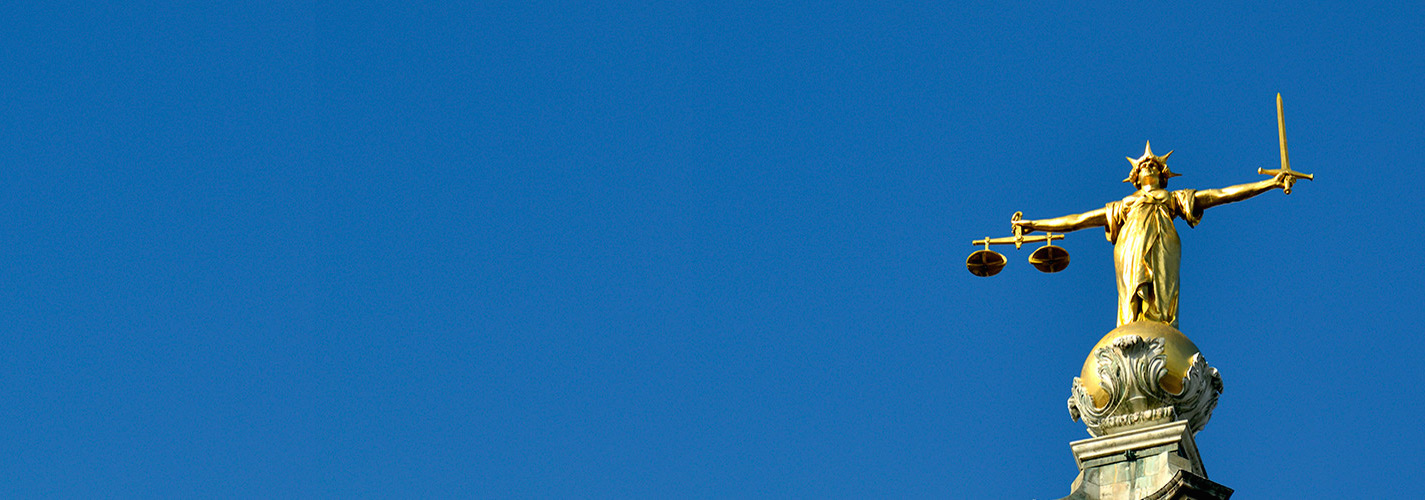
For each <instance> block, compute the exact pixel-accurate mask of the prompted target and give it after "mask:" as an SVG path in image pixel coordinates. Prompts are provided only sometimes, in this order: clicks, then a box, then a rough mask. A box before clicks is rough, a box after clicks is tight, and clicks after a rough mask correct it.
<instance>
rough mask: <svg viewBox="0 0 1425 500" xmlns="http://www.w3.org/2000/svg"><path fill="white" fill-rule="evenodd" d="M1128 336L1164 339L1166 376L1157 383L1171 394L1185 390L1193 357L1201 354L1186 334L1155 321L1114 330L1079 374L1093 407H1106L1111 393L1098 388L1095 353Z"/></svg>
mask: <svg viewBox="0 0 1425 500" xmlns="http://www.w3.org/2000/svg"><path fill="white" fill-rule="evenodd" d="M1127 335H1137V336H1139V337H1143V338H1144V339H1151V338H1161V339H1163V344H1164V349H1163V354H1164V355H1166V357H1167V359H1166V360H1165V361H1166V365H1167V369H1168V373H1167V375H1164V376H1163V377H1162V378H1159V379H1158V383H1160V384H1162V385H1163V389H1165V390H1167V391H1168V392H1171V393H1174V394H1176V393H1180V392H1182V389H1183V377H1184V376H1186V375H1187V372H1188V368H1189V367H1190V366H1191V363H1192V356H1193V355H1194V354H1197V353H1198V350H1197V345H1196V344H1193V343H1192V341H1191V340H1188V338H1187V335H1183V332H1180V331H1178V329H1177V328H1173V327H1171V326H1168V325H1167V324H1165V323H1159V322H1156V321H1134V322H1132V323H1129V324H1126V325H1123V326H1120V327H1118V328H1114V329H1113V331H1111V332H1108V335H1104V336H1103V339H1101V340H1099V341H1098V344H1096V345H1094V346H1093V349H1089V357H1088V359H1085V360H1084V368H1083V371H1081V372H1080V373H1079V379H1080V380H1082V381H1083V385H1084V390H1085V391H1087V392H1088V394H1089V396H1091V397H1093V402H1094V406H1095V407H1098V408H1103V407H1104V405H1107V404H1108V399H1109V397H1108V392H1107V391H1104V390H1103V388H1102V387H1101V386H1100V385H1099V376H1098V359H1097V358H1096V357H1094V355H1093V352H1094V351H1097V350H1098V348H1100V347H1103V346H1107V345H1111V344H1113V341H1114V340H1115V339H1117V338H1119V337H1123V336H1127Z"/></svg>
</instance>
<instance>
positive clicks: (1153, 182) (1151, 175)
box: [1138, 166, 1163, 188]
mask: <svg viewBox="0 0 1425 500" xmlns="http://www.w3.org/2000/svg"><path fill="white" fill-rule="evenodd" d="M1138 185H1139V186H1152V187H1157V188H1160V187H1163V173H1162V171H1160V170H1158V169H1157V168H1156V167H1152V166H1145V167H1140V168H1139V169H1138Z"/></svg>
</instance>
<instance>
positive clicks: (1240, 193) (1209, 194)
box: [1193, 174, 1287, 210]
mask: <svg viewBox="0 0 1425 500" xmlns="http://www.w3.org/2000/svg"><path fill="white" fill-rule="evenodd" d="M1286 178H1287V174H1277V176H1276V177H1273V178H1271V179H1266V180H1262V181H1258V182H1253V183H1250V184H1238V185H1236V186H1228V187H1225V188H1222V189H1203V190H1201V191H1198V192H1197V193H1196V194H1194V195H1193V198H1194V200H1193V201H1194V203H1196V204H1197V207H1198V209H1199V210H1207V209H1209V208H1212V207H1215V206H1218V205H1224V204H1227V203H1234V202H1238V201H1242V200H1245V199H1247V198H1251V197H1253V196H1256V195H1259V194H1262V193H1265V192H1267V191H1271V190H1273V189H1276V188H1279V187H1286Z"/></svg>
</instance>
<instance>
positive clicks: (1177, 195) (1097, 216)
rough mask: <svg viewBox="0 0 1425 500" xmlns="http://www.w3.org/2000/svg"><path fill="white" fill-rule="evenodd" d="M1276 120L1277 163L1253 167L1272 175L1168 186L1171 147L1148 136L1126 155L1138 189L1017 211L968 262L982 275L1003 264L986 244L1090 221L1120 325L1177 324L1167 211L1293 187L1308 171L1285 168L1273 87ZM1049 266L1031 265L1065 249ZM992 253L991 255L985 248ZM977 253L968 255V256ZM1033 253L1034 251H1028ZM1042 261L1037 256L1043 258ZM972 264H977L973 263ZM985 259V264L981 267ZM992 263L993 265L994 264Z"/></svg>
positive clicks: (1193, 222)
mask: <svg viewBox="0 0 1425 500" xmlns="http://www.w3.org/2000/svg"><path fill="white" fill-rule="evenodd" d="M1277 125H1278V132H1279V134H1278V135H1279V139H1280V143H1281V160H1282V168H1280V169H1274V170H1264V169H1258V173H1262V174H1269V175H1272V176H1273V177H1272V178H1271V179H1265V180H1262V181H1259V182H1253V183H1250V184H1240V185H1236V186H1230V187H1225V188H1221V189H1203V190H1193V189H1181V190H1177V191H1168V190H1167V187H1168V179H1170V178H1173V177H1177V176H1178V175H1179V174H1177V173H1174V172H1173V171H1172V170H1170V169H1169V168H1168V164H1167V159H1168V156H1170V155H1172V154H1173V153H1172V152H1171V151H1169V152H1168V154H1165V155H1163V156H1157V155H1154V154H1153V147H1152V144H1151V143H1150V144H1148V145H1147V146H1146V147H1144V148H1143V156H1140V157H1138V158H1131V157H1130V158H1128V161H1129V162H1130V163H1132V165H1133V166H1132V168H1131V169H1130V170H1129V172H1128V178H1127V179H1124V180H1123V182H1130V183H1133V186H1134V187H1136V188H1137V189H1138V190H1137V191H1135V192H1134V193H1133V194H1131V195H1128V196H1127V197H1125V198H1123V199H1122V200H1119V201H1113V202H1109V203H1108V204H1107V205H1106V206H1104V207H1103V208H1100V209H1097V210H1092V211H1089V212H1084V213H1081V214H1075V215H1066V216H1063V217H1056V218H1052V219H1040V220H1021V219H1019V214H1015V218H1014V219H1013V220H1012V221H1011V224H1013V227H1014V229H1015V231H1014V233H1015V236H1014V237H1013V238H994V239H991V238H986V239H984V240H981V241H976V242H973V243H974V244H976V245H981V244H983V245H985V246H986V249H987V250H986V251H985V252H976V254H977V255H972V261H971V262H967V265H969V266H970V267H971V272H974V273H975V274H977V275H981V276H988V275H993V274H995V273H997V272H998V271H999V267H1003V258H1002V256H999V257H998V260H997V261H994V262H986V261H985V259H986V258H988V257H996V256H998V254H993V252H988V246H989V245H990V244H1000V243H1014V244H1015V245H1016V246H1019V245H1020V244H1021V243H1023V242H1026V241H1044V242H1046V243H1050V242H1052V240H1053V239H1056V238H1060V239H1061V238H1063V236H1062V235H1055V234H1052V233H1055V232H1058V233H1066V232H1070V231H1078V230H1080V229H1087V228H1090V227H1103V228H1105V230H1106V233H1107V234H1106V236H1107V237H1108V241H1109V242H1111V243H1113V265H1114V270H1115V271H1116V272H1117V274H1118V326H1123V325H1125V324H1128V323H1132V322H1134V321H1138V320H1150V321H1156V322H1160V323H1164V324H1167V325H1170V326H1172V327H1174V328H1176V327H1177V325H1178V263H1179V262H1180V260H1181V257H1182V246H1181V244H1180V242H1179V241H1178V232H1177V230H1175V229H1174V228H1173V219H1174V218H1180V219H1183V220H1184V221H1187V223H1188V226H1197V224H1198V222H1199V221H1201V220H1202V213H1203V211H1205V210H1207V209H1209V208H1212V207H1215V206H1218V205H1222V204H1226V203H1232V202H1236V201H1242V200H1245V199H1247V198H1251V197H1253V196H1257V195H1259V194H1262V193H1265V192H1267V191H1270V190H1272V189H1276V188H1282V189H1283V191H1285V192H1286V193H1287V194H1290V193H1291V187H1292V183H1293V182H1295V180H1296V179H1297V178H1304V179H1308V180H1310V179H1312V176H1311V175H1309V174H1302V173H1300V172H1296V171H1293V170H1291V166H1290V164H1289V162H1288V161H1287V154H1286V132H1285V123H1284V120H1283V117H1282V112H1281V95H1280V94H1278V95H1277ZM1031 231H1046V232H1048V233H1049V234H1046V235H1044V236H1036V237H1029V238H1026V237H1024V234H1025V233H1028V232H1031ZM1045 249H1050V250H1057V249H1058V247H1054V246H1053V245H1052V244H1051V245H1046V247H1045V248H1041V249H1040V252H1036V255H1040V254H1044V255H1050V256H1054V255H1056V253H1054V252H1044V250H1045ZM1058 253H1062V255H1061V256H1059V257H1058V258H1059V259H1061V260H1060V261H1058V264H1057V265H1055V266H1044V265H1041V262H1035V261H1034V260H1031V262H1035V266H1036V267H1039V268H1040V269H1041V270H1043V271H1046V272H1055V271H1058V270H1060V269H1063V267H1064V266H1067V265H1068V255H1067V253H1064V252H1062V251H1060V252H1058ZM990 254H993V255H990ZM976 258H978V259H979V262H978V263H977V262H974V261H973V259H976ZM1031 259H1034V258H1033V257H1032V258H1031ZM1041 261H1042V259H1041ZM976 265H979V266H981V267H979V268H976ZM985 266H989V267H990V268H989V269H985V268H984V267H985ZM996 266H998V267H996Z"/></svg>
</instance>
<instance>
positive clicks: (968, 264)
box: [965, 212, 1069, 277]
mask: <svg viewBox="0 0 1425 500" xmlns="http://www.w3.org/2000/svg"><path fill="white" fill-rule="evenodd" d="M1023 216H1024V213H1023V212H1015V213H1014V216H1013V217H1011V218H1010V221H1011V222H1013V221H1017V220H1019V218H1020V217H1023ZM1013 227H1014V236H1007V237H1003V238H990V237H988V236H986V237H985V238H984V239H981V240H975V241H971V242H970V244H971V245H975V246H980V245H984V247H985V248H984V249H983V250H976V251H975V252H974V253H972V254H970V256H969V257H968V258H966V259H965V268H966V269H969V270H970V274H973V275H975V276H981V277H990V276H994V275H996V274H999V272H1000V271H1001V270H1003V269H1004V265H1005V263H1006V262H1007V261H1006V260H1005V258H1004V255H1002V254H1000V253H999V252H996V251H994V250H990V245H1014V248H1019V247H1020V246H1022V245H1024V244H1025V243H1036V242H1040V241H1042V242H1044V246H1042V247H1039V248H1038V249H1035V250H1034V253H1031V254H1029V263H1030V264H1031V265H1033V266H1034V268H1035V269H1038V270H1040V271H1043V272H1046V273H1057V272H1059V271H1063V270H1064V268H1067V267H1069V252H1068V251H1067V250H1064V248H1063V247H1059V246H1055V245H1054V240H1062V239H1064V235H1062V234H1054V233H1045V234H1043V235H1036V236H1025V235H1024V228H1023V227H1020V226H1013Z"/></svg>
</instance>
